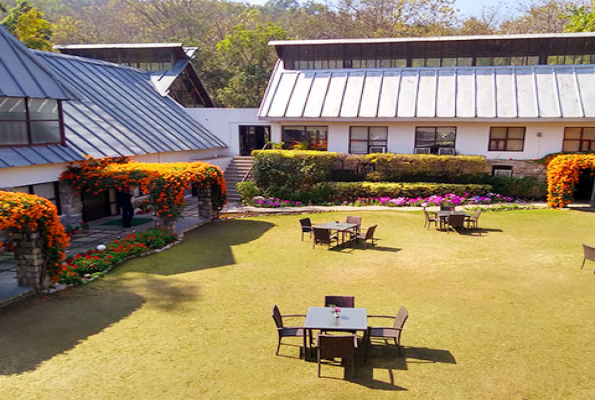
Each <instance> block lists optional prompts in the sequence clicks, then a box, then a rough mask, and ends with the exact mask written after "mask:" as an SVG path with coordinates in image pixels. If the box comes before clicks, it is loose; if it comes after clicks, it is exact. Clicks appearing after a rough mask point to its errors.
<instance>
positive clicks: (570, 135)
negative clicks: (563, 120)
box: [562, 128, 595, 152]
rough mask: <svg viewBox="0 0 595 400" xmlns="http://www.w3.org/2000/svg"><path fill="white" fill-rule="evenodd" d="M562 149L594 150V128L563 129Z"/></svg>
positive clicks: (576, 150)
mask: <svg viewBox="0 0 595 400" xmlns="http://www.w3.org/2000/svg"><path fill="white" fill-rule="evenodd" d="M562 150H563V151H574V152H579V151H595V128H566V129H564V146H563V147H562Z"/></svg>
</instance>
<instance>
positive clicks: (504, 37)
mask: <svg viewBox="0 0 595 400" xmlns="http://www.w3.org/2000/svg"><path fill="white" fill-rule="evenodd" d="M549 38H552V39H553V38H595V32H580V33H533V34H515V35H473V36H421V37H398V38H359V39H314V40H271V41H270V42H269V45H270V46H295V45H311V44H349V43H406V42H451V41H467V40H478V41H482V40H511V39H512V40H516V39H549Z"/></svg>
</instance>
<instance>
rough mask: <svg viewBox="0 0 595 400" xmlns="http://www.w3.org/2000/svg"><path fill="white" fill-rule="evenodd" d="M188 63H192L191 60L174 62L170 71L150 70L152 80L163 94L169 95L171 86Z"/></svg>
mask: <svg viewBox="0 0 595 400" xmlns="http://www.w3.org/2000/svg"><path fill="white" fill-rule="evenodd" d="M188 63H190V60H179V61H176V62H175V63H174V65H173V66H172V68H171V69H170V70H169V71H149V75H150V76H151V81H152V82H153V84H154V85H155V88H157V91H158V92H159V93H160V94H161V95H162V96H167V94H168V93H169V87H170V86H171V85H172V84H173V83H174V81H175V80H176V78H177V77H178V76H180V74H181V73H182V72H183V71H184V69H185V68H186V66H187V65H188Z"/></svg>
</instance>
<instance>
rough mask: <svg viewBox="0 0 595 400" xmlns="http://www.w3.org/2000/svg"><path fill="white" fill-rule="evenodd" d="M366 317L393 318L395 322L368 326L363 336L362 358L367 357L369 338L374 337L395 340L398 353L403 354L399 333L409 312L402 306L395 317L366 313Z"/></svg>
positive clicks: (401, 331)
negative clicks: (387, 324) (385, 325)
mask: <svg viewBox="0 0 595 400" xmlns="http://www.w3.org/2000/svg"><path fill="white" fill-rule="evenodd" d="M368 318H391V319H394V320H395V322H394V323H393V326H392V327H372V326H369V327H368V331H367V332H366V335H365V338H364V343H365V347H364V350H365V352H364V360H366V359H367V357H368V346H369V345H370V340H371V339H372V338H373V337H375V338H383V339H393V340H394V341H395V345H396V346H397V349H398V350H399V355H403V352H402V346H401V334H402V333H403V326H404V325H405V322H406V321H407V319H408V318H409V312H408V311H407V309H406V308H405V307H403V306H401V308H400V309H399V312H398V313H397V315H396V316H395V317H391V316H389V315H368Z"/></svg>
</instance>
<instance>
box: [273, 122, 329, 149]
mask: <svg viewBox="0 0 595 400" xmlns="http://www.w3.org/2000/svg"><path fill="white" fill-rule="evenodd" d="M327 136H328V127H326V126H284V127H283V148H285V149H293V148H296V147H303V148H305V149H309V150H322V151H326V150H327Z"/></svg>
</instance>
